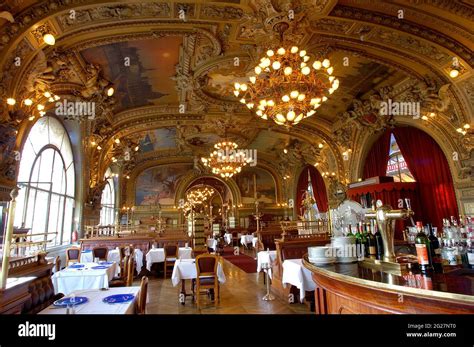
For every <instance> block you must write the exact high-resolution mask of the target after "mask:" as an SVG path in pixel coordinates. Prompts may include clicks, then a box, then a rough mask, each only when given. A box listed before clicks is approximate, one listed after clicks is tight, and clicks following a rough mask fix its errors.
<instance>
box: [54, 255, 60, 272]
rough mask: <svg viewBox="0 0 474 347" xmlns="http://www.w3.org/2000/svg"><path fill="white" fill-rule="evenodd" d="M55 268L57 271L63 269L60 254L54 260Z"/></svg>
mask: <svg viewBox="0 0 474 347" xmlns="http://www.w3.org/2000/svg"><path fill="white" fill-rule="evenodd" d="M54 270H55V271H56V272H59V271H61V258H60V257H59V255H58V256H57V257H56V259H55V260H54Z"/></svg>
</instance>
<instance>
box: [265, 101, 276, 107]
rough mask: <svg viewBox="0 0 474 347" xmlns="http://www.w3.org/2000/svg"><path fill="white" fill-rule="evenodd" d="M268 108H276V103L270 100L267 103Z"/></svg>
mask: <svg viewBox="0 0 474 347" xmlns="http://www.w3.org/2000/svg"><path fill="white" fill-rule="evenodd" d="M267 106H270V107H273V106H275V101H273V100H268V101H267Z"/></svg>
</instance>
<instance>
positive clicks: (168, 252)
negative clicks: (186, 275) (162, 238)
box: [164, 245, 178, 258]
mask: <svg viewBox="0 0 474 347" xmlns="http://www.w3.org/2000/svg"><path fill="white" fill-rule="evenodd" d="M164 248H165V258H168V257H174V258H177V257H178V246H177V245H165V247H164Z"/></svg>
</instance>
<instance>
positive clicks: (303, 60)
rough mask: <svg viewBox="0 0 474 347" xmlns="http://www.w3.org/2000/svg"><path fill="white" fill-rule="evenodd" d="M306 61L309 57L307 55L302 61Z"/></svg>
mask: <svg viewBox="0 0 474 347" xmlns="http://www.w3.org/2000/svg"><path fill="white" fill-rule="evenodd" d="M308 60H309V57H308V56H307V55H305V56H304V57H303V61H304V62H305V63H306V62H307V61H308Z"/></svg>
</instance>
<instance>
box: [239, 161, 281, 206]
mask: <svg viewBox="0 0 474 347" xmlns="http://www.w3.org/2000/svg"><path fill="white" fill-rule="evenodd" d="M235 180H236V182H237V186H238V187H239V189H240V194H241V196H242V202H243V203H244V204H250V203H253V202H255V198H254V196H255V194H256V195H257V199H258V201H261V202H263V203H266V204H274V203H276V188H275V181H274V179H273V176H272V175H271V174H270V173H269V172H268V171H266V170H263V169H259V168H245V169H243V170H242V172H241V173H240V174H238V175H237V176H236V178H235ZM254 182H256V183H257V187H256V189H255V184H254Z"/></svg>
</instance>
